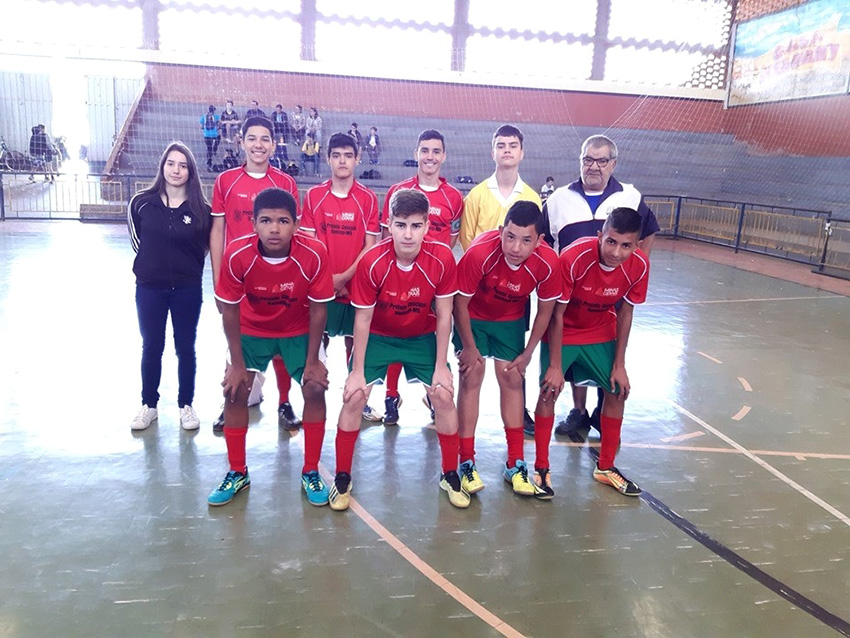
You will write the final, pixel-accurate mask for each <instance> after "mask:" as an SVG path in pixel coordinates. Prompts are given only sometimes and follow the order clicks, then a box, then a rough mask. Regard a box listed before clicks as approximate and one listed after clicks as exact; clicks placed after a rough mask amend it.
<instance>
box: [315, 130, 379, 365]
mask: <svg viewBox="0 0 850 638" xmlns="http://www.w3.org/2000/svg"><path fill="white" fill-rule="evenodd" d="M359 163H360V149H359V148H357V144H356V142H355V141H354V138H353V137H351V136H350V135H347V134H345V133H334V134H333V135H331V138H330V140H328V164H329V165H330V167H331V178H330V179H329V180H327V181H325V182H323V183H321V184H318V185H317V186H314V187H313V188H311V189H310V190H308V191H307V194H306V195H305V196H304V206H303V212H302V215H301V220H300V227H301V231H302V232H305V233H307V234H309V235H311V236H312V237H316V238H317V239H318V240H319V241H321V242H322V243H323V244H324V245H325V246H326V247H327V249H328V253H329V254H330V258H331V264H330V265H331V273H332V274H333V280H334V292H335V293H336V300H335V301H336V303H332V304H330V305H329V306H328V325H327V328H326V329H325V332H326V334H327V336H328V337H336V336H343V337H345V350H346V353H345V354H346V357H345V358H346V360H348V359H349V358H350V357H351V345H352V340H353V335H354V309H353V308H352V307H351V302H350V301H349V290H350V289H349V282H350V281H351V278H352V277H353V276H354V271H355V269H356V268H357V262H358V261H360V258H361V257H362V256H363V253H365V252H366V251H367V250H369V249H370V248H371V247H372V246H374V245H375V243H376V242H377V240H378V235H380V232H381V230H380V226H379V223H378V197H377V196H376V195H375V193H373V192H372V191H371V190H369V189H368V188H366V187H365V186H363V185H362V184H360V183H359V182H357V181H356V180H355V179H354V171H355V169H356V168H357V166H358V164H359ZM326 339H327V338H326ZM325 343H326V344H327V340H326V342H325Z"/></svg>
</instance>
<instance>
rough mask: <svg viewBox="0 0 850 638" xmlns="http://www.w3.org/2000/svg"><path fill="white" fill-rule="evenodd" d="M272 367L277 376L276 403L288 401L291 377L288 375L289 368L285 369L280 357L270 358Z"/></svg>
mask: <svg viewBox="0 0 850 638" xmlns="http://www.w3.org/2000/svg"><path fill="white" fill-rule="evenodd" d="M272 367H273V368H274V374H275V376H276V377H277V391H278V393H279V394H280V401H278V405H280V404H281V403H289V390H290V389H291V388H292V377H290V376H289V370H287V369H286V364H285V363H284V362H283V359H281V358H280V357H275V358H274V359H272Z"/></svg>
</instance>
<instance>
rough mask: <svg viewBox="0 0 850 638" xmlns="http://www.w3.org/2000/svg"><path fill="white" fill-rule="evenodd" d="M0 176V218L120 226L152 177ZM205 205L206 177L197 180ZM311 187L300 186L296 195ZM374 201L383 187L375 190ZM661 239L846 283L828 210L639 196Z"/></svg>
mask: <svg viewBox="0 0 850 638" xmlns="http://www.w3.org/2000/svg"><path fill="white" fill-rule="evenodd" d="M45 178H46V176H45V175H43V174H38V173H36V174H34V175H33V178H32V179H30V176H29V175H28V174H26V173H0V220H5V219H77V220H82V221H95V220H96V221H123V220H124V219H125V218H126V210H127V205H128V204H129V203H130V199H131V198H132V196H133V194H134V193H137V192H138V191H139V190H141V189H142V188H145V187H147V186H149V185H150V184H151V183H152V182H153V179H154V176H153V175H149V176H144V175H143V176H139V175H118V176H114V177H104V176H101V175H67V174H63V175H60V176H59V177H57V179H56V181H55V182H48V181H44V180H45ZM201 183H202V185H203V189H204V193H205V194H206V196H207V198H208V199H210V200H211V199H212V189H213V184H214V177H213V176H206V175H204V176H203V177H202V181H201ZM311 185H312V184H302V185H301V186H302V188H301V194H302V196H303V193H304V192H305V191H306V190H307V189H308V188H310V186H311ZM375 190H376V192H377V193H378V195H379V198H383V196H384V195H385V194H386V188H381V187H378V188H376V189H375ZM646 202H647V204H648V205H649V206H650V208H652V210H653V211H655V215H656V216H657V217H658V223H659V225H660V226H661V233H662V234H663V235H667V236H672V237H674V238H679V237H682V238H687V239H696V240H699V241H704V242H709V243H712V244H719V245H722V246H728V247H730V248H732V249H733V250H735V252H738V251H739V250H745V251H750V252H756V253H762V254H765V255H772V256H775V257H781V258H783V259H788V260H791V261H796V262H800V263H804V264H810V265H811V266H813V267H815V272H819V273H823V274H828V275H833V276H837V277H842V278H847V279H850V219H840V218H837V217H833V216H832V213H831V212H830V211H821V210H806V209H802V208H791V207H784V206H766V205H763V204H754V203H746V202H729V201H722V200H713V199H703V198H695V197H679V196H670V195H647V196H646Z"/></svg>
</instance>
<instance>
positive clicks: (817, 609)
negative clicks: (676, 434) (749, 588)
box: [584, 447, 850, 636]
mask: <svg viewBox="0 0 850 638" xmlns="http://www.w3.org/2000/svg"><path fill="white" fill-rule="evenodd" d="M584 450H585V451H586V452H587V453H588V454H589V455H590V456H591V458H592V459H593V461H594V463H595V462H596V461H598V460H599V451H598V450H596V448H592V447H585V448H584ZM640 499H641V500H642V501H643V502H644V503H646V504H647V505H649V506H650V507H651V508H652V509H653V510H654V511H655V512H656V513H657V514H660V515H661V516H662V517H663V518H665V519H666V520H667V521H669V522H670V523H672V524H673V525H675V526H676V527H677V528H678V529H680V530H681V531H683V532H684V533H685V534H687V535H688V536H690V537H691V538H693V539H694V540H695V541H696V542H698V543H699V544H700V545H702V546H703V547H705V548H706V549H707V550H709V551H710V552H712V553H714V554H715V555H717V556H719V557H720V558H722V559H723V560H725V561H726V562H727V563H729V564H730V565H732V566H733V567H737V568H738V569H740V570H741V571H742V572H744V573H745V574H746V575H747V576H749V577H750V578H752V579H754V580H755V581H757V582H759V583H761V584H762V585H764V586H765V587H767V588H768V589H769V590H770V591H772V592H773V593H775V594H778V595H779V596H782V598H784V599H785V600H787V601H788V602H789V603H791V604H792V605H794V606H795V607H798V608H800V609H802V610H803V611H804V612H806V613H807V614H809V615H810V616H813V617H814V618H816V619H817V620H819V621H820V622H822V623H823V624H824V625H826V626H827V627H831V628H832V629H834V630H835V631H837V632H838V633H840V634H841V635H842V636H850V622H848V621H846V620H844V619H843V618H841V617H840V616H836V615H835V614H833V613H832V612H831V611H829V610H827V609H824V608H823V607H821V606H820V605H818V604H817V603H816V602H815V601H813V600H812V599H811V598H808V597H806V596H804V595H803V594H801V593H800V592H798V591H797V590H795V589H793V588H791V587H789V586H788V585H786V584H785V583H783V582H782V581H781V580H777V579H776V578H774V577H773V576H771V575H770V574H768V573H767V572H765V571H764V570H762V569H760V568H759V567H756V566H755V565H753V564H752V563H751V562H750V561H748V560H747V559H746V558H744V557H743V556H741V555H740V554H738V553H737V552H735V551H734V550H731V549H729V548H728V547H726V545H724V544H723V543H721V542H720V541H718V540H716V539H714V538H712V537H711V536H709V535H708V534H706V533H705V532H703V531H702V530H701V529H699V528H698V527H697V526H696V525H694V524H693V523H691V522H690V521H689V520H688V519H686V518H685V517H683V516H681V515H680V514H678V513H676V512H674V511H673V510H672V509H670V507H668V506H667V505H666V504H665V503H664V502H663V501H660V500H658V499H657V498H655V497H654V496H653V495H652V494H650V493H649V492H647V491H646V490H644V491H643V492H642V493H641V495H640Z"/></svg>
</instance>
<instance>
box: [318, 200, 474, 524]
mask: <svg viewBox="0 0 850 638" xmlns="http://www.w3.org/2000/svg"><path fill="white" fill-rule="evenodd" d="M429 208H430V204H429V202H428V198H427V197H426V196H425V195H424V194H423V193H421V192H419V191H415V190H412V189H404V190H399V191H396V193H395V194H394V195H393V198H392V200H391V201H390V217H389V230H390V235H391V237H389V238H387V239H384V240H383V241H381V242H380V243H379V244H378V245H377V246H375V247H374V248H372V249H371V250H369V251H368V252H367V253H366V254H365V255H364V256H363V259H362V260H361V261H360V263H359V264H358V266H357V274H356V275H355V277H354V280H353V281H352V289H351V298H352V303H353V304H354V305H355V306H356V308H357V317H356V320H355V327H354V354H353V357H352V360H351V373H350V374H349V375H348V379H346V381H345V391H344V393H343V406H342V410H341V411H340V414H339V424H338V427H337V436H336V477H335V479H334V484H333V486H331V491H330V496H329V498H330V505H331V509H334V510H344V509H346V508H348V505H349V503H350V500H351V465H352V459H353V457H354V446H355V443H356V441H357V435H358V433H359V432H360V415H361V413H362V410H363V406H364V405H366V401H367V399H368V398H369V393H370V391H371V390H372V385H373V384H375V383H378V382H380V381H381V380H382V379H383V378H384V376H385V375H386V373H387V367H388V366H389V365H390V364H392V363H395V362H397V361H400V362H401V364H402V365H403V366H404V369H405V375H406V376H407V379H408V381H411V382H413V381H421V382H423V383H425V384H426V385H427V392H428V396H429V397H430V399H431V402H432V404H433V406H434V410H435V411H436V419H435V425H436V428H437V436H438V438H439V441H440V452H441V456H442V476H441V479H440V487H441V488H442V489H443V490H445V491H446V492H447V493H448V497H449V502H450V503H451V504H452V505H454V506H455V507H468V506H469V494H468V493H467V492H466V490H464V489H463V487H462V486H461V483H460V477H459V476H458V473H457V455H458V435H457V410H456V409H455V404H454V400H453V395H454V383H453V379H452V373H451V370H450V369H449V366H448V362H447V357H448V346H449V337H450V332H451V328H452V298H453V297H454V295H455V293H456V292H457V273H456V267H455V261H454V257H453V256H452V252H451V249H450V248H449V247H448V246H446V245H445V244H440V243H437V242H432V241H426V240H425V234H426V233H427V231H428V209H429Z"/></svg>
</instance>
